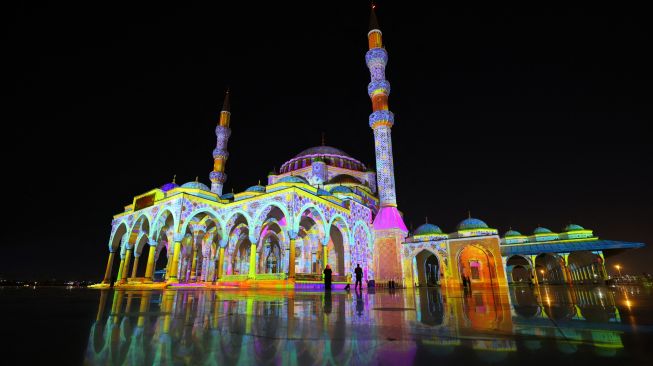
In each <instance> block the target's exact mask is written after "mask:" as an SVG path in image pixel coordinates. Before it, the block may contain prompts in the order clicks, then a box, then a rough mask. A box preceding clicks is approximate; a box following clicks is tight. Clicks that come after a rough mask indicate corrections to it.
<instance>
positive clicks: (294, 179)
mask: <svg viewBox="0 0 653 366" xmlns="http://www.w3.org/2000/svg"><path fill="white" fill-rule="evenodd" d="M277 183H304V184H308V182H307V181H306V179H304V178H303V177H301V176H297V175H289V176H287V177H283V178H281V179H279V180H278V181H277Z"/></svg>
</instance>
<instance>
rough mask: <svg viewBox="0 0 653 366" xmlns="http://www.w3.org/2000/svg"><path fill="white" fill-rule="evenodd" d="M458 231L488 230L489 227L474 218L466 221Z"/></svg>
mask: <svg viewBox="0 0 653 366" xmlns="http://www.w3.org/2000/svg"><path fill="white" fill-rule="evenodd" d="M456 229H457V230H470V229H488V226H487V224H486V223H485V222H483V221H481V220H479V219H475V218H473V217H470V218H467V219H464V220H463V221H461V222H460V224H458V226H457V227H456Z"/></svg>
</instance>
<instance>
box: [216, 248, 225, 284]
mask: <svg viewBox="0 0 653 366" xmlns="http://www.w3.org/2000/svg"><path fill="white" fill-rule="evenodd" d="M223 267H224V247H223V246H221V247H220V257H219V258H218V270H217V273H218V275H217V278H218V279H220V278H222V271H223V269H222V268H223Z"/></svg>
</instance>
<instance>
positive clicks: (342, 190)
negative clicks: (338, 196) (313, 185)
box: [331, 186, 354, 193]
mask: <svg viewBox="0 0 653 366" xmlns="http://www.w3.org/2000/svg"><path fill="white" fill-rule="evenodd" d="M331 193H354V191H352V190H351V188H349V187H345V186H335V187H333V188H331Z"/></svg>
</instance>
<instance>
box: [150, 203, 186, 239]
mask: <svg viewBox="0 0 653 366" xmlns="http://www.w3.org/2000/svg"><path fill="white" fill-rule="evenodd" d="M178 224H179V218H178V217H177V215H175V213H174V211H173V210H171V209H170V208H169V207H165V208H164V209H163V210H161V211H159V213H158V214H157V215H156V216H155V218H154V221H152V239H154V240H156V241H159V235H160V234H161V231H162V229H164V228H168V227H170V226H171V227H172V229H176V228H177V225H178Z"/></svg>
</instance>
